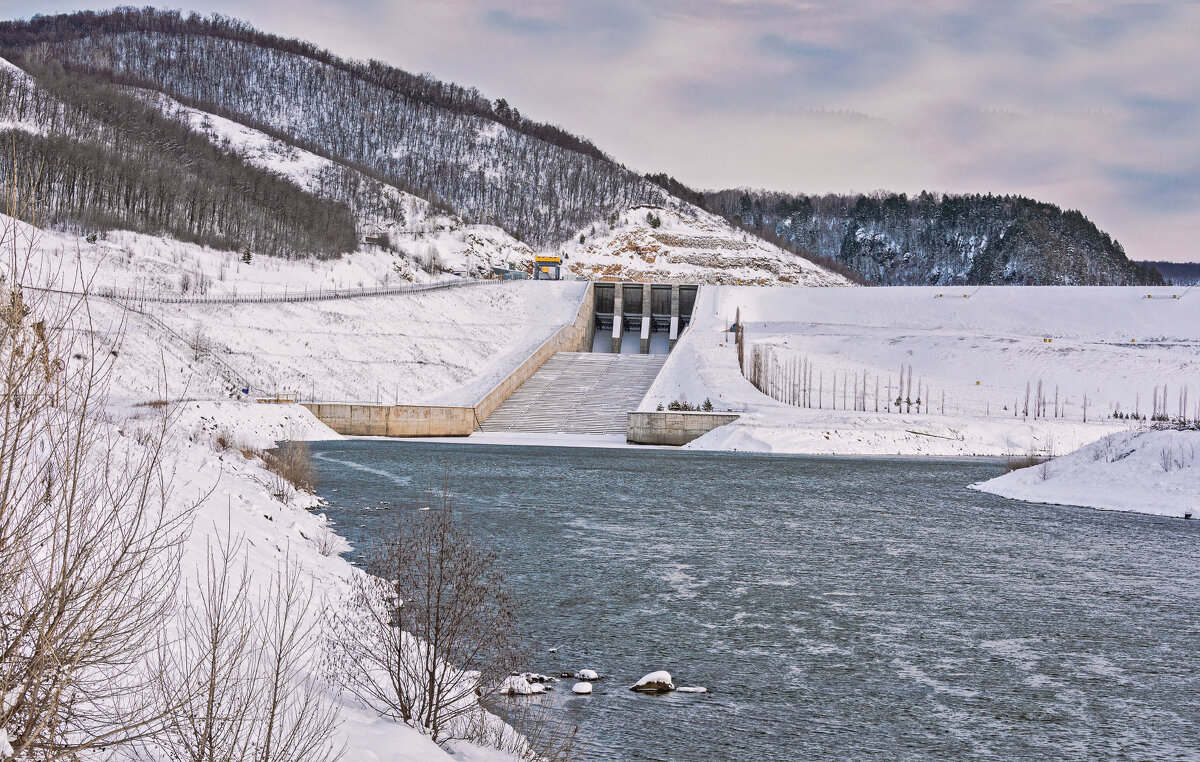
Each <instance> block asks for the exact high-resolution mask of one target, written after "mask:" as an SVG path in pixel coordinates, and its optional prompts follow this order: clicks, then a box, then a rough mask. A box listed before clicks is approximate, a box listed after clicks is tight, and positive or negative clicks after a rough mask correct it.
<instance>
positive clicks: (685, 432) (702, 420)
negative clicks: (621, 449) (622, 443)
mask: <svg viewBox="0 0 1200 762" xmlns="http://www.w3.org/2000/svg"><path fill="white" fill-rule="evenodd" d="M738 418H739V416H738V415H737V414H736V413H685V412H676V411H669V412H662V413H659V412H646V413H629V416H628V418H626V423H625V439H626V441H628V442H631V443H633V444H647V445H675V446H679V445H685V444H687V443H688V442H691V441H692V440H694V439H699V438H700V437H702V436H704V435H705V434H707V433H708V432H710V431H712V430H713V429H715V428H717V427H719V426H724V425H725V424H727V423H733V422H734V421H736V420H737V419H738Z"/></svg>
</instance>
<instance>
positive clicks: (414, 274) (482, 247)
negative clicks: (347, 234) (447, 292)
mask: <svg viewBox="0 0 1200 762" xmlns="http://www.w3.org/2000/svg"><path fill="white" fill-rule="evenodd" d="M143 96H144V97H145V98H146V99H147V101H148V102H150V103H152V104H154V105H156V106H157V107H158V108H160V109H161V110H162V111H163V112H164V113H166V114H168V115H171V116H174V117H176V118H179V119H180V120H182V121H184V122H185V123H187V124H188V125H190V126H191V128H192V129H194V130H196V131H197V132H199V133H201V134H203V135H206V136H208V138H209V139H210V140H212V141H213V142H214V143H216V144H218V145H221V146H224V147H226V148H228V149H230V150H233V151H235V152H237V153H238V155H240V156H242V157H243V158H245V159H246V160H247V161H249V162H250V163H252V164H254V165H255V166H258V167H261V168H263V169H266V170H268V171H270V172H274V173H276V174H278V175H281V176H283V177H286V178H288V179H289V180H291V181H293V182H295V183H296V184H297V185H299V186H300V187H301V188H304V189H305V190H308V191H311V192H312V193H315V194H317V195H319V196H328V195H336V194H337V193H338V192H339V191H338V188H337V185H338V184H339V183H344V182H345V181H344V180H342V179H341V178H339V175H342V174H348V175H350V176H351V177H352V178H353V179H352V182H351V184H352V185H354V186H355V187H358V186H362V187H365V188H367V189H368V190H367V192H365V193H364V192H358V193H356V194H354V196H353V197H352V199H350V200H353V201H354V202H355V203H354V206H355V207H356V208H355V210H354V211H355V213H356V216H357V218H358V224H359V232H360V234H361V235H362V237H363V238H364V243H363V244H362V246H361V247H360V251H363V252H366V253H395V254H397V255H399V257H400V258H402V259H405V260H407V261H408V262H409V263H410V266H409V267H403V266H401V269H402V272H401V273H399V274H400V276H401V277H407V278H408V279H410V280H412V279H419V278H420V277H422V276H421V275H419V274H418V272H419V270H420V268H424V269H425V270H436V269H445V270H452V271H461V272H466V273H469V274H471V275H487V274H488V273H489V272H490V270H491V268H493V267H500V268H508V269H516V270H523V271H526V272H531V271H532V267H533V250H532V249H530V248H529V247H528V246H527V245H525V244H523V243H521V242H520V241H518V240H516V239H515V238H513V237H512V236H511V235H509V234H508V233H506V232H505V231H504V230H502V229H501V228H499V227H496V226H495V225H470V224H466V223H464V222H463V221H462V220H461V219H459V218H458V217H455V216H453V215H449V214H445V213H442V212H438V211H437V210H435V209H434V208H433V206H432V205H431V204H430V203H429V202H428V201H426V200H425V199H422V198H419V197H417V196H414V195H412V194H411V193H406V192H404V191H402V190H400V189H398V188H396V187H395V186H393V185H389V184H387V183H383V182H379V181H377V180H373V179H371V178H368V177H366V176H364V175H362V174H361V173H359V172H357V171H356V170H353V169H350V168H348V167H344V166H342V165H340V164H338V163H336V162H334V161H332V160H330V159H326V158H324V157H322V156H318V155H316V154H314V153H311V152H309V151H305V150H303V149H300V148H297V147H295V146H293V145H289V144H287V143H285V142H283V141H282V140H280V139H278V138H274V137H271V136H270V135H267V134H266V133H263V132H261V131H259V130H256V129H254V128H252V127H247V126H246V125H243V124H239V123H238V122H234V121H232V120H230V119H226V118H224V117H221V116H217V115H216V114H210V113H207V112H204V111H200V110H199V109H195V108H189V107H187V106H184V105H183V104H180V103H179V102H178V101H176V100H174V99H172V98H169V97H167V96H165V95H161V94H159V93H143ZM367 238H371V239H375V240H376V241H379V239H381V238H385V239H386V243H383V242H377V243H370V242H366V240H365V239H367Z"/></svg>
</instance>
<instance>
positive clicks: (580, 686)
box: [571, 683, 592, 696]
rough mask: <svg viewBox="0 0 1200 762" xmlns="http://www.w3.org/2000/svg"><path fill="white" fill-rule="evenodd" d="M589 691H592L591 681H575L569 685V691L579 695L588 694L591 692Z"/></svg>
mask: <svg viewBox="0 0 1200 762" xmlns="http://www.w3.org/2000/svg"><path fill="white" fill-rule="evenodd" d="M591 692H592V684H591V683H575V685H573V686H572V687H571V693H577V694H579V695H580V696H588V695H590V694H591Z"/></svg>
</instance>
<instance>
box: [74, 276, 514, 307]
mask: <svg viewBox="0 0 1200 762" xmlns="http://www.w3.org/2000/svg"><path fill="white" fill-rule="evenodd" d="M504 282H505V281H503V280H499V279H495V280H493V279H485V278H444V279H442V280H437V281H432V282H430V283H405V284H402V285H398V286H367V287H364V288H336V289H326V288H319V289H316V290H312V289H304V290H302V291H288V290H287V288H286V287H285V288H284V290H283V292H282V293H280V292H270V293H268V292H261V291H260V292H259V293H258V294H238V293H236V292H235V293H232V294H212V295H208V294H205V295H197V296H184V295H176V294H164V293H146V292H144V291H140V290H138V289H136V288H125V289H116V288H105V287H100V288H95V289H92V291H91V294H92V295H93V296H99V297H102V298H105V299H113V300H115V301H119V302H125V303H127V304H128V303H139V304H144V303H151V304H279V303H283V302H319V301H328V300H333V299H357V298H361V297H366V296H391V295H394V294H418V293H422V292H425V291H437V290H440V289H445V288H463V287H466V286H483V285H489V284H490V285H495V284H500V283H504Z"/></svg>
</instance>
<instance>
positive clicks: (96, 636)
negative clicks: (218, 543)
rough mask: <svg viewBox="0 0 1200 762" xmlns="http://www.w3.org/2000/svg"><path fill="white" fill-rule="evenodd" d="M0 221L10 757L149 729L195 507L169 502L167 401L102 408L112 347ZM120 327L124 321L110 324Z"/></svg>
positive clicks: (0, 443) (1, 549) (1, 562)
mask: <svg viewBox="0 0 1200 762" xmlns="http://www.w3.org/2000/svg"><path fill="white" fill-rule="evenodd" d="M13 198H14V197H13V196H12V195H10V197H9V205H8V208H7V210H6V211H7V212H8V214H9V217H8V218H6V219H7V220H8V221H7V223H5V224H4V226H3V227H2V228H0V250H3V252H4V255H3V259H0V268H2V270H0V416H3V419H4V426H3V430H2V431H0V697H2V699H3V700H0V733H3V734H4V735H5V736H7V744H8V746H10V747H11V752H9V756H11V757H13V758H17V759H31V760H32V759H37V760H56V759H76V758H79V757H81V756H87V752H88V751H89V750H93V749H99V748H101V747H102V748H105V749H112V748H114V747H120V746H123V745H126V744H128V743H131V742H132V741H133V740H134V739H136V738H138V737H141V736H143V735H145V734H147V733H152V732H154V730H155V728H157V727H159V725H160V723H161V720H162V718H163V717H164V716H166V715H167V714H169V713H171V712H172V711H173V710H174V707H173V706H172V705H171V703H170V702H169V701H168V702H165V703H160V702H158V701H157V700H156V699H157V697H156V696H155V695H154V693H153V692H152V691H150V690H149V687H150V685H151V684H152V683H153V680H154V670H153V668H152V664H153V655H154V653H155V652H156V650H157V647H158V644H159V637H160V634H161V633H162V631H163V626H164V623H165V621H166V618H167V616H168V615H169V613H170V611H171V605H172V601H171V597H170V593H169V591H171V590H173V589H174V587H175V584H176V580H177V579H178V562H179V556H178V553H179V549H180V546H181V543H182V540H183V538H184V536H185V533H186V529H187V525H188V521H189V520H190V511H186V510H182V511H178V512H173V511H172V510H171V509H170V508H169V507H168V497H169V492H170V487H171V475H170V473H169V470H168V469H167V468H165V465H164V453H165V450H164V439H165V437H166V434H167V432H168V430H169V428H170V426H171V425H172V423H173V419H171V418H170V417H168V416H167V415H166V412H165V409H162V408H160V409H158V411H157V412H156V413H155V414H154V416H153V417H151V418H150V419H149V420H148V421H146V422H145V426H144V428H142V429H141V434H140V435H139V436H138V437H136V438H135V437H133V436H127V435H125V434H124V433H122V432H121V431H120V430H118V429H117V427H115V426H113V425H112V424H111V423H110V422H109V421H108V420H106V418H105V417H104V409H105V405H106V402H107V390H108V382H109V378H110V377H111V370H112V367H111V363H112V361H113V359H114V357H115V354H114V353H113V352H112V351H111V350H110V349H109V348H107V347H105V346H102V345H101V339H99V338H98V334H99V331H97V330H95V326H94V325H93V323H92V319H91V313H90V309H89V303H88V301H87V298H86V297H82V296H81V297H74V296H70V295H61V294H60V295H51V294H47V293H46V292H41V291H38V290H36V289H34V288H30V287H29V286H30V285H31V284H32V283H33V282H34V277H33V273H32V272H31V267H30V262H31V255H32V252H33V250H34V246H35V241H34V238H33V236H34V235H36V233H35V232H27V231H32V230H33V229H32V228H23V227H21V226H20V224H19V223H17V222H16V221H15V218H16V217H18V216H20V215H21V213H22V211H23V210H20V209H16V208H14V201H13ZM118 330H119V327H118Z"/></svg>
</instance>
